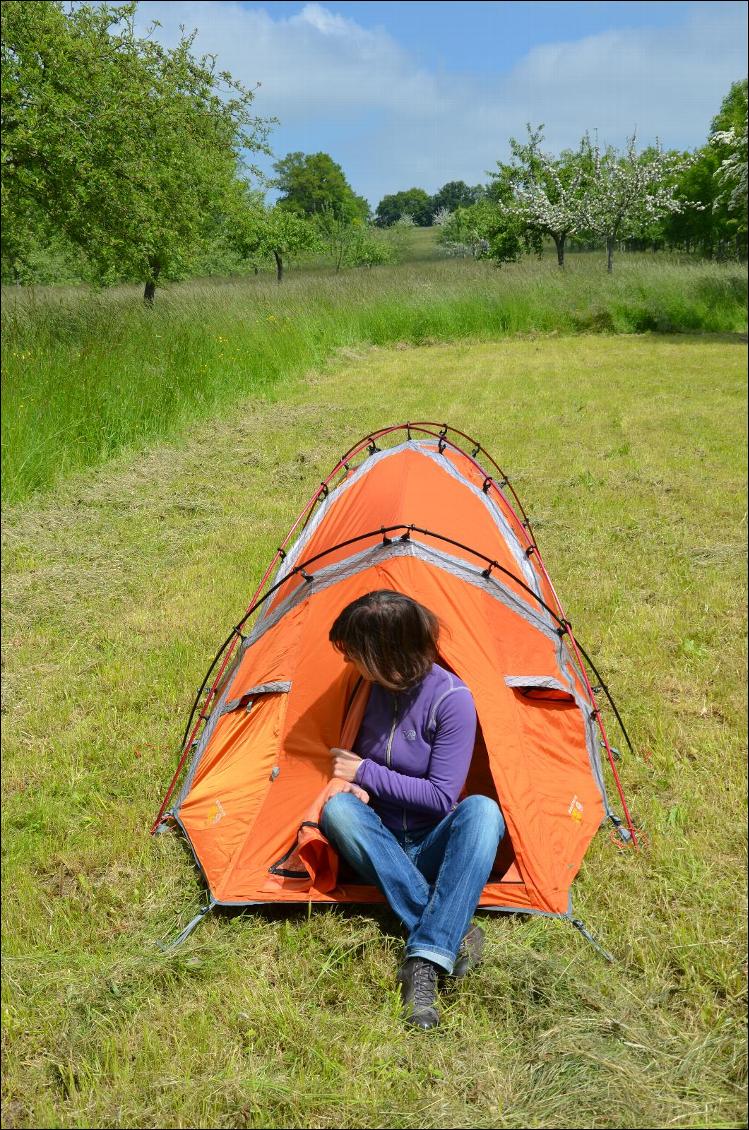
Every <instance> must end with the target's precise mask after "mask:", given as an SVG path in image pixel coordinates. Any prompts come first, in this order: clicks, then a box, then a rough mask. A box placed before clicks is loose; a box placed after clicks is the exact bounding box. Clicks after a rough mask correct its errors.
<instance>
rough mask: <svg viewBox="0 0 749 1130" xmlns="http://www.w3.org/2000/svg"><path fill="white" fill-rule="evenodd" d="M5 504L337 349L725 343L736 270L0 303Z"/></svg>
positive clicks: (530, 269)
mask: <svg viewBox="0 0 749 1130" xmlns="http://www.w3.org/2000/svg"><path fill="white" fill-rule="evenodd" d="M4 297H5V302H4V314H3V346H2V350H3V358H2V359H3V408H4V411H3V420H2V441H3V448H2V451H3V454H2V460H3V462H2V469H3V496H4V498H5V499H6V500H9V501H18V500H21V499H23V498H25V497H27V496H28V495H29V494H30V493H32V492H33V491H35V490H40V489H41V490H43V489H45V488H48V487H49V486H50V485H52V484H53V483H54V482H56V481H57V480H58V479H59V478H60V477H61V476H63V475H65V474H67V473H68V472H70V471H72V470H75V469H78V468H82V467H86V466H90V465H94V464H97V463H101V462H103V461H104V460H106V459H107V458H108V457H110V456H111V455H113V454H114V453H115V452H117V451H119V450H121V449H122V448H124V447H128V446H130V445H133V444H142V443H143V442H144V441H147V440H151V439H154V438H159V437H166V436H170V435H174V434H175V433H177V432H179V431H180V430H181V429H184V428H185V427H187V426H189V424H190V423H191V422H192V421H194V420H195V419H196V418H198V417H201V416H206V415H207V414H210V413H214V412H216V411H217V410H221V409H229V408H231V407H232V406H234V405H236V404H237V403H239V402H240V401H241V400H242V399H244V398H246V397H247V396H249V395H265V396H269V397H274V396H277V395H278V394H279V393H280V392H281V391H282V389H283V385H284V382H287V381H290V380H293V379H294V378H295V377H296V376H297V375H298V374H300V373H302V372H304V371H305V370H306V369H308V368H310V367H314V366H318V365H320V364H321V362H323V361H324V360H325V358H326V357H328V356H329V355H330V354H331V353H332V352H333V351H334V350H336V349H337V348H340V347H344V346H353V345H358V344H375V345H385V344H389V343H395V342H398V341H405V342H409V343H412V344H421V343H424V342H429V341H438V340H439V341H448V340H455V339H462V338H474V339H479V340H480V339H484V340H491V339H494V338H497V337H501V336H504V335H507V334H513V333H520V332H526V333H550V332H559V333H579V332H591V331H602V332H612V333H642V332H645V331H664V332H736V331H741V330H743V329H744V328H745V325H746V298H745V288H744V280H743V273H742V271H741V270H740V268H738V267H737V266H720V265H715V264H706V263H684V262H678V261H676V260H667V259H656V258H653V257H652V256H651V257H648V256H645V255H643V256H636V257H635V256H632V257H628V258H624V257H622V258H621V259H620V261H619V262H618V263H617V265H616V273H615V274H614V275H613V276H611V277H608V276H607V275H606V274H605V272H604V271H603V269H602V263H601V260H600V258H599V257H595V258H593V257H592V256H587V255H583V254H581V255H577V256H570V259H569V265H568V267H567V269H566V270H565V272H564V273H562V272H560V271H558V269H557V268H556V267H554V266H552V264H551V263H550V261H548V260H543V261H540V262H535V261H534V262H525V263H522V264H517V265H514V266H511V267H508V268H505V269H502V270H497V269H495V268H494V267H492V266H490V265H488V264H484V263H474V262H472V261H458V262H455V261H450V262H446V261H436V262H431V263H429V262H424V263H420V264H406V265H403V266H401V267H393V268H379V269H376V270H372V271H346V272H342V273H341V274H339V275H323V274H320V273H315V274H312V273H310V274H299V275H296V276H293V275H292V276H291V277H289V278H288V280H287V281H286V282H285V283H284V284H283V285H282V286H280V287H279V286H277V285H276V284H275V283H274V282H271V281H270V280H268V279H267V278H264V277H259V278H258V279H248V278H242V279H236V280H222V281H219V282H217V281H215V280H212V281H210V282H204V283H199V282H192V283H187V284H182V285H179V286H174V287H173V288H171V289H170V290H166V291H164V292H163V293H159V295H158V298H157V303H156V307H155V308H154V309H153V310H147V309H145V308H144V307H143V306H142V303H141V301H140V294H139V292H138V291H136V290H135V289H134V288H117V289H114V290H111V291H108V292H96V291H90V290H87V289H75V288H67V289H66V288H50V289H47V290H36V291H33V290H32V291H29V292H26V291H15V290H12V289H11V290H8V291H6V293H5V295H4Z"/></svg>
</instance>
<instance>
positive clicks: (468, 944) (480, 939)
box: [453, 926, 484, 977]
mask: <svg viewBox="0 0 749 1130" xmlns="http://www.w3.org/2000/svg"><path fill="white" fill-rule="evenodd" d="M483 950H484V931H483V930H482V929H481V927H480V926H471V928H470V930H469V931H468V933H467V934H466V936H465V937H464V938H463V941H462V942H461V943H460V949H459V950H458V956H457V958H456V961H455V965H454V966H453V977H465V975H466V973H470V971H471V970H472V969H474V968H475V967H476V966H477V965H478V963H479V962H480V961H481V954H482V953H483Z"/></svg>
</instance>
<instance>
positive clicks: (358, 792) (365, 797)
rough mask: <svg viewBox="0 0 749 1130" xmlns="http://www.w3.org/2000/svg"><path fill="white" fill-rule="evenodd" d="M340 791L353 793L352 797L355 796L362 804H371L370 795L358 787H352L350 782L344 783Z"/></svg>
mask: <svg viewBox="0 0 749 1130" xmlns="http://www.w3.org/2000/svg"><path fill="white" fill-rule="evenodd" d="M338 791H339V792H341V793H351V794H352V796H355V797H356V798H357V800H360V801H361V802H362V804H369V793H368V792H366V791H365V790H364V789H361V788H359V786H358V785H352V784H351V782H350V781H343V782H342V783H341V787H340V789H339V790H338Z"/></svg>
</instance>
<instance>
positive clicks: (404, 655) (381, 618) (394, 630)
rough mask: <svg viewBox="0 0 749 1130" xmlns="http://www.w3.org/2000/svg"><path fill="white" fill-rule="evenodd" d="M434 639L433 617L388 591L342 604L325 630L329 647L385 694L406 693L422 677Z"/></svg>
mask: <svg viewBox="0 0 749 1130" xmlns="http://www.w3.org/2000/svg"><path fill="white" fill-rule="evenodd" d="M438 639H439V621H438V619H437V617H436V616H435V614H434V613H433V612H430V610H429V609H428V608H425V607H424V605H423V604H419V603H418V601H416V600H412V599H411V597H410V596H404V594H403V593H400V592H393V591H392V590H391V589H376V590H375V591H374V592H368V593H367V594H366V595H365V596H360V597H359V598H358V599H357V600H354V601H352V602H351V604H347V605H346V607H345V608H344V609H343V611H342V612H341V613H340V614H339V615H338V616H337V618H336V620H335V622H334V624H333V627H332V628H331V629H330V642H331V643H332V644H333V646H334V647H336V648H337V649H338V651H340V652H341V653H342V654H343V655H345V656H348V658H349V659H356V660H358V661H359V663H361V665H362V667H363V668H364V670H365V671H366V673H367V676H368V677H369V678H370V679H371V680H372V681H373V682H375V683H380V684H381V685H382V686H383V687H387V688H388V690H391V691H404V690H407V688H408V687H411V686H413V685H414V683H417V682H418V681H419V679H421V678H423V677H424V675H426V673H427V671H429V669H430V668H431V666H432V664H433V663H434V661H435V659H436V658H437V641H438Z"/></svg>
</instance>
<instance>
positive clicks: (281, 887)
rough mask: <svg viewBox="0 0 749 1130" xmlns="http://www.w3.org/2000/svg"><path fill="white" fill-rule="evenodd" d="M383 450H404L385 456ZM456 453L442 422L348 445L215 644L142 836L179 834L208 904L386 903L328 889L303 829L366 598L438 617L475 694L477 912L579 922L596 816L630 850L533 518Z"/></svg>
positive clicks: (472, 780) (454, 664) (341, 885)
mask: <svg viewBox="0 0 749 1130" xmlns="http://www.w3.org/2000/svg"><path fill="white" fill-rule="evenodd" d="M404 433H405V434H404ZM392 438H395V439H396V440H400V442H397V443H396V444H394V445H392V446H385V443H386V442H391V441H392ZM463 438H465V439H468V437H462V434H461V433H456V432H454V431H453V430H452V429H449V428H448V427H447V425H445V426H443V427H440V426H438V425H432V424H419V425H417V424H407V425H398V426H397V427H395V428H387V429H382V430H381V431H380V432H377V433H375V434H373V435H371V436H368V437H366V439H365V440H363V441H361V443H360V444H358V445H355V447H354V448H352V449H351V451H350V452H349V453H348V454H347V456H345V457H344V458H343V459H342V460H341V462H340V463H339V464H338V466H337V467H336V469H335V470H334V471H333V472H332V474H331V475H330V476H329V478H328V479H327V480H326V481H325V482H324V483H323V484H322V485H321V487H320V489H319V490H318V491H317V493H316V495H315V496H314V498H313V499H312V500H311V503H310V504H309V506H308V507H307V508H306V509H305V511H304V512H303V514H302V515H301V516H300V519H299V520H298V522H297V525H296V531H297V532H298V530H299V527H300V526H301V532H298V536H297V538H296V541H295V542H294V543H293V545H290V539H291V535H290V536H289V538H287V540H286V542H285V543H284V545H283V546H282V547H281V548H280V549H279V552H278V555H277V560H278V561H279V564H278V569H277V572H276V575H275V578H274V581H273V583H272V584H271V585H270V587H267V588H266V587H265V585H266V583H267V582H268V580H269V574H270V570H269V572H268V573H266V576H265V578H264V580H263V583H262V584H261V589H260V590H258V593H257V594H256V597H255V599H254V600H253V602H252V603H251V605H250V608H249V609H248V611H247V613H246V614H245V616H244V618H243V620H242V621H241V623H240V624H239V625H238V626H237V627H236V628H235V629H233V631H232V633H231V634H230V636H229V638H228V640H227V641H226V644H225V645H224V649H223V650H224V657H223V663H222V664H221V666H220V668H219V670H218V673H217V674H216V676H215V678H214V680H213V683H212V684H211V686H210V688H209V689H208V690H207V691H205V688H206V687H207V685H208V677H207V678H206V682H205V683H204V686H203V688H202V691H201V694H200V695H199V696H198V702H197V703H196V706H197V705H199V704H200V702H201V701H202V709H201V710H200V712H199V717H198V721H197V723H196V724H195V726H194V728H193V730H192V732H190V724H188V730H187V732H186V736H185V742H184V756H183V763H184V762H186V761H187V759H188V757H189V755H190V754H191V759H190V762H189V766H188V768H187V772H186V774H185V776H184V779H183V781H182V784H181V787H180V790H179V792H178V793H177V794H176V798H175V799H174V801H173V803H172V806H171V808H170V809H169V810H168V811H167V803H168V800H169V796H170V794H171V792H172V788H173V787H174V785H175V783H176V780H177V779H178V777H179V770H178V773H177V774H176V775H175V780H174V781H173V782H172V788H170V791H169V793H168V794H167V797H166V798H165V802H164V804H163V805H162V810H161V812H160V813H159V816H158V818H157V821H156V824H155V825H154V829H157V828H159V829H163V828H164V827H167V826H170V825H173V824H175V823H176V824H178V825H179V827H180V828H181V829H182V831H183V832H184V834H185V835H186V837H187V838H188V840H189V842H190V844H191V846H192V848H193V851H194V854H195V857H196V859H197V861H198V863H199V865H200V867H201V869H202V872H203V874H204V876H205V880H206V883H207V885H208V888H209V891H210V903H209V907H210V906H214V905H220V906H245V905H251V904H258V903H283V902H300V901H303V902H308V901H312V902H317V903H343V902H348V903H375V902H381V901H383V896H382V895H381V894H380V892H379V890H377V889H376V888H374V887H372V886H367V885H364V884H362V883H361V882H360V881H358V880H357V878H356V876H355V875H353V874H346V873H345V871H342V872H341V873H339V874H336V871H335V867H333V871H332V878H331V873H330V870H329V868H328V866H327V864H326V863H325V861H324V860H323V858H322V856H321V854H320V849H321V848H323V849H324V848H325V841H324V838H323V837H322V836H321V834H320V833H319V832H317V831H316V829H315V827H314V826H315V820H314V813H315V802H316V798H319V797H320V794H321V790H323V789H324V788H325V786H326V785H327V784H328V781H329V773H330V753H329V751H330V749H331V748H332V747H333V746H339V745H341V744H342V735H344V734H345V727H346V724H347V717H348V730H349V734H345V736H346V737H348V740H349V742H350V741H351V735H350V731H351V725H352V717H353V716H352V696H353V694H354V691H355V687H354V680H355V678H356V676H355V673H354V672H352V671H351V670H350V668H347V667H346V665H345V664H344V662H343V659H342V657H341V655H340V654H339V653H338V652H337V651H336V650H335V649H334V648H333V647H332V646H331V645H330V643H329V642H328V631H329V629H330V625H331V624H332V623H333V621H334V619H335V618H336V616H337V615H338V613H339V612H340V611H341V609H342V608H344V607H345V605H347V604H348V603H349V602H350V601H352V600H354V599H355V598H356V597H358V596H361V595H362V594H363V593H367V592H370V591H372V590H373V589H382V588H387V589H395V590H397V591H400V592H404V593H407V594H408V595H410V596H412V597H414V598H415V599H417V600H419V601H420V602H421V603H423V604H425V605H426V606H427V607H429V608H431V609H432V610H433V611H434V612H435V613H436V614H437V616H438V617H439V619H440V622H441V625H442V631H441V640H440V649H441V654H440V662H441V663H443V664H444V665H445V666H447V667H449V668H450V669H452V670H453V671H454V672H455V673H456V674H457V675H458V676H459V677H460V678H461V679H462V680H463V681H464V682H465V683H467V684H468V686H469V687H470V688H471V691H472V692H473V697H474V701H475V704H476V710H477V714H478V720H479V727H478V736H477V740H476V746H475V750H474V755H473V761H472V765H471V771H470V775H469V778H468V781H467V784H466V793H467V794H471V793H483V794H485V795H487V796H491V797H493V798H494V799H496V800H498V802H499V804H500V806H501V808H502V812H503V814H504V817H505V821H506V825H507V833H506V836H505V838H504V840H503V842H502V845H501V848H500V851H499V853H498V856H497V859H496V862H495V866H494V869H493V872H492V875H491V876H490V880H489V882H488V883H487V884H486V887H485V888H484V891H483V894H482V896H481V900H480V903H479V905H480V906H481V907H487V908H495V909H498V910H507V911H526V912H536V913H543V914H552V915H563V916H566V917H571V900H570V886H571V884H572V881H573V879H574V878H575V875H576V874H577V872H578V870H579V868H580V865H581V862H582V859H583V856H584V855H585V852H586V849H587V847H588V845H589V843H590V841H591V839H592V837H593V835H594V834H595V832H596V830H597V829H598V828H599V827H600V826H601V824H602V823H603V822H604V821H605V820H606V819H607V817H610V818H611V820H612V821H613V823H614V824H615V825H616V827H617V828H618V830H619V833H620V834H621V836H622V839H624V840H625V841H627V842H634V843H636V836H635V833H634V828H633V826H632V823H631V820H630V818H629V814H628V812H627V810H626V804H625V805H624V812H625V815H626V820H627V825H628V827H625V826H624V825H623V824H622V821H621V820H619V819H618V818H617V817H616V816H615V815H614V813H613V812H612V810H611V808H610V806H609V803H608V800H607V797H606V790H605V786H604V780H603V773H602V768H601V759H600V756H599V751H600V748H601V745H603V746H604V747H605V749H606V751H607V752H608V753H609V756H610V757H611V747H610V746H609V744H608V740H607V738H606V736H605V733H604V732H603V730H602V728H601V726H600V712H599V709H598V706H597V703H596V698H595V693H594V690H593V688H592V686H591V683H590V681H589V678H588V675H587V672H586V667H585V664H584V662H583V660H582V658H581V654H580V648H579V645H578V644H577V642H576V641H575V639H574V636H573V634H572V631H571V627H570V625H569V623H568V622H567V620H566V619H565V617H564V614H563V612H562V609H561V606H560V604H559V602H558V599H557V596H556V593H555V591H554V589H553V586H552V584H551V582H550V580H549V578H548V575H547V573H546V569H545V567H544V565H543V562H542V560H541V556H540V553H539V551H538V546H537V544H536V542H535V539H534V537H533V534H532V531H531V528H530V523H529V522H528V520H527V518H526V517H525V514H524V511H523V510H522V507H521V506H520V504H519V502H518V500H517V496H516V495H515V493H514V491H513V489H512V487H511V486H510V484H509V483H508V481H507V479H506V477H505V476H504V475H503V473H502V472H501V471H500V470H499V468H497V466H496V464H494V463H493V461H491V460H490V457H489V456H487V455H486V453H485V452H484V451H483V449H482V448H481V447H480V445H477V444H474V442H473V441H469V444H468V446H469V447H472V452H471V453H470V454H469V452H468V450H464V449H463V447H462V446H461V443H462V439H463ZM293 532H295V531H294V528H293V529H292V533H293ZM286 546H289V548H288V549H286V548H285V547H286ZM253 616H254V619H251V618H252V617H253ZM249 624H251V627H248V625H249ZM220 655H221V653H219V657H220ZM219 657H217V659H218V658H219ZM586 658H587V657H586ZM209 675H210V672H209ZM598 689H600V688H598ZM204 694H205V697H204ZM193 713H195V711H194V712H193ZM617 717H618V715H617ZM191 722H192V719H191ZM201 726H202V732H199V731H200V727H201ZM354 732H355V730H354ZM198 733H199V736H198ZM183 763H181V765H182V764H183ZM612 767H613V760H612ZM614 773H615V775H616V770H615V768H614ZM616 781H617V785H618V783H619V782H618V776H617V777H616ZM620 791H621V790H620ZM622 803H624V798H623V796H622ZM311 817H312V818H311ZM302 825H304V827H305V828H307V829H309V828H312V829H313V832H312V837H313V839H314V840H315V844H314V845H313V847H314V849H315V850H313V851H312V852H311V854H310V855H309V856H308V858H309V859H312V860H313V862H312V863H311V864H310V865H309V866H307V867H302V869H301V870H300V867H299V862H298V855H297V856H295V858H296V864H295V866H294V867H289V866H284V861H288V860H289V859H290V857H291V856H292V855H294V852H295V848H297V847H298V846H299V844H298V839H299V833H300V827H301V826H302ZM302 832H303V836H304V834H305V833H304V829H302ZM307 834H309V833H307ZM330 851H332V849H330ZM302 854H304V853H302ZM323 855H324V851H323ZM314 860H317V861H318V862H314ZM328 862H329V861H328Z"/></svg>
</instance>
